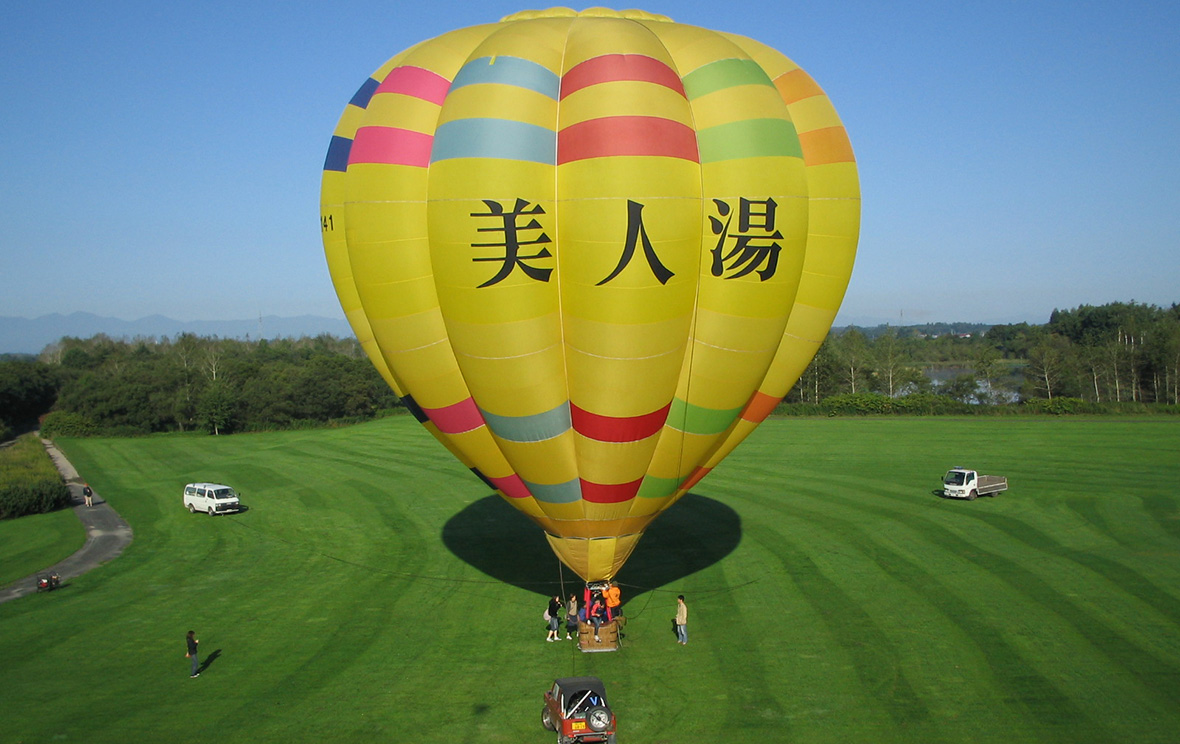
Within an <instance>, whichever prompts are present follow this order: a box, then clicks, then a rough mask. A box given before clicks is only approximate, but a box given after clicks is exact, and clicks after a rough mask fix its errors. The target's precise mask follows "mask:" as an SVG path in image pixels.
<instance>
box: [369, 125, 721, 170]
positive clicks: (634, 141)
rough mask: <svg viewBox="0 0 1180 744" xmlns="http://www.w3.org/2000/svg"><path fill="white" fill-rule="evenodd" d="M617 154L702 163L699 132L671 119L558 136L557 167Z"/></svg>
mask: <svg viewBox="0 0 1180 744" xmlns="http://www.w3.org/2000/svg"><path fill="white" fill-rule="evenodd" d="M354 146H355V145H354ZM616 155H652V156H656V157H667V158H680V159H682V160H691V161H692V162H694V163H699V162H700V158H699V156H698V155H697V136H696V132H694V131H693V130H692V129H691V128H690V127H687V126H685V125H684V124H681V123H680V122H678V121H672V120H671V119H662V118H659V117H656V116H604V117H602V118H600V119H589V120H587V121H582V122H578V123H577V124H571V125H570V126H568V127H566V128H565V129H563V130H561V131H560V132H558V133H557V164H558V165H561V164H562V163H571V162H573V161H575V160H589V159H590V158H608V157H612V156H616Z"/></svg>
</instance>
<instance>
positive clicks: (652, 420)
mask: <svg viewBox="0 0 1180 744" xmlns="http://www.w3.org/2000/svg"><path fill="white" fill-rule="evenodd" d="M671 408H672V404H671V403H668V405H666V406H664V407H663V408H661V409H659V410H658V411H652V412H651V413H645V414H643V415H642V416H627V417H616V416H602V415H600V414H597V413H591V412H589V411H587V410H585V409H582V408H578V407H577V406H575V405H574V404H573V403H570V420H571V422H572V423H573V426H574V431H576V432H578V433H579V434H581V435H582V436H584V437H586V438H588V439H594V440H596V441H599V442H637V441H639V440H640V439H647V438H648V437H650V436H652V435H653V434H655V433H656V432H658V431H659V430H660V429H661V428H663V426H664V422H665V421H667V420H668V411H669V410H671Z"/></svg>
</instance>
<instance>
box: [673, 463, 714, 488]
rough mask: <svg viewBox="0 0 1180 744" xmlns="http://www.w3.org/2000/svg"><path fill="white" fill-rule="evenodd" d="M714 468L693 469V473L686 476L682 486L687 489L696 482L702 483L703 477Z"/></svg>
mask: <svg viewBox="0 0 1180 744" xmlns="http://www.w3.org/2000/svg"><path fill="white" fill-rule="evenodd" d="M712 469H713V468H697V469H696V470H694V471H692V475H690V476H688V478H686V479H685V481H684V482H683V483H681V484H680V487H681V488H682V489H684V490H685V491H687V490H688V489H690V488H692V487H693V486H695V485H696V484H698V483H700V482H701V478H704V477H705V476H706V475H708V474H709V471H711V470H712Z"/></svg>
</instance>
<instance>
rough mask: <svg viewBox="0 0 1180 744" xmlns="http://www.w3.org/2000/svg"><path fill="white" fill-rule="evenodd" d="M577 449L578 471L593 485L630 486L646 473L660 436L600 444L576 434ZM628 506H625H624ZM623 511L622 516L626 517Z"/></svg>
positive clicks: (574, 434)
mask: <svg viewBox="0 0 1180 744" xmlns="http://www.w3.org/2000/svg"><path fill="white" fill-rule="evenodd" d="M573 436H574V438H575V441H576V442H577V448H578V471H579V474H580V475H581V477H583V478H585V479H586V480H588V481H590V482H592V483H630V482H631V481H634V480H639V479H640V478H642V477H643V475H644V473H646V472H647V464H648V463H649V462H651V456H652V453H653V452H654V451H655V448H656V441H657V440H658V439H659V435H658V434H656V435H652V436H650V437H647V438H646V439H640V440H637V441H634V442H599V441H597V440H594V439H587V438H586V437H584V436H582V435H581V434H577V433H573ZM624 503H626V502H624ZM626 513H627V512H626V510H623V512H622V514H626Z"/></svg>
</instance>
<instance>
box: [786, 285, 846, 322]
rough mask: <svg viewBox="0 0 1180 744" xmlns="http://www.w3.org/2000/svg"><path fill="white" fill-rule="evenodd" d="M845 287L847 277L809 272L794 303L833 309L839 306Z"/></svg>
mask: <svg viewBox="0 0 1180 744" xmlns="http://www.w3.org/2000/svg"><path fill="white" fill-rule="evenodd" d="M847 287H848V279H847V277H845V276H843V275H840V274H809V275H808V276H807V281H806V282H805V283H804V284H803V286H802V287H800V289H799V294H798V295H796V297H795V304H796V305H799V304H806V305H811V306H813V307H823V308H831V309H833V310H835V309H836V308H838V307H839V306H840V301H841V300H842V299H843V298H844V290H845V289H846V288H847ZM825 335H826V334H825Z"/></svg>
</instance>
